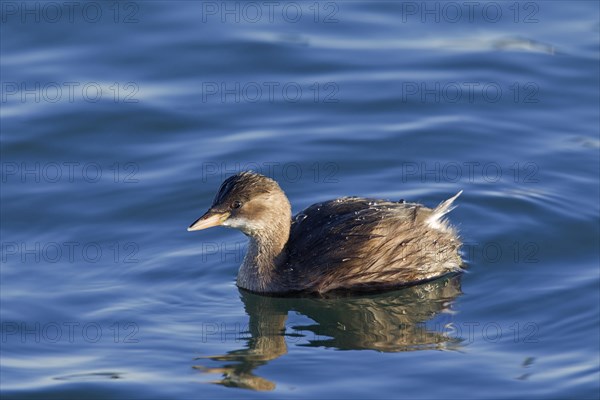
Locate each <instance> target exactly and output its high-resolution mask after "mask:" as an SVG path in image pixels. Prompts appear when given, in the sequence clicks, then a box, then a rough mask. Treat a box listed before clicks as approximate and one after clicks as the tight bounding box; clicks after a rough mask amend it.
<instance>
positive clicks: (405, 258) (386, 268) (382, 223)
mask: <svg viewBox="0 0 600 400" xmlns="http://www.w3.org/2000/svg"><path fill="white" fill-rule="evenodd" d="M451 200H452V199H451ZM450 205H451V202H450V203H447V202H444V203H442V204H441V205H440V206H439V207H438V208H436V209H435V210H431V209H429V208H426V207H423V206H421V205H419V204H415V203H404V202H398V203H396V202H389V201H381V200H373V199H365V198H358V197H346V198H341V199H336V200H331V201H328V202H325V203H321V204H315V205H313V206H311V207H309V208H307V209H306V210H304V211H302V212H301V213H299V214H298V215H297V216H296V218H295V219H294V220H293V222H292V227H291V231H290V239H289V241H288V247H287V252H288V259H287V263H286V265H285V268H286V271H288V272H287V274H288V279H290V280H291V281H293V282H294V283H295V284H296V285H297V286H298V288H297V289H298V290H316V291H319V292H325V291H329V290H334V289H374V288H381V287H389V286H398V285H401V284H406V283H415V282H418V281H424V280H428V279H431V278H434V277H437V276H441V275H444V274H446V273H449V272H453V271H457V270H459V269H460V265H461V262H462V261H461V258H460V256H459V254H458V249H459V247H460V242H459V240H458V238H457V236H456V233H455V232H454V230H453V229H452V228H450V227H449V226H448V225H447V224H446V223H445V222H444V221H443V220H442V221H441V220H440V219H441V217H442V215H443V213H444V212H445V211H446V210H447V209H448V208H449V207H450ZM441 207H443V208H441ZM438 214H439V215H438ZM432 221H433V222H434V223H437V224H438V226H437V227H436V226H435V224H434V223H432Z"/></svg>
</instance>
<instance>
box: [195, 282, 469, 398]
mask: <svg viewBox="0 0 600 400" xmlns="http://www.w3.org/2000/svg"><path fill="white" fill-rule="evenodd" d="M460 278H461V276H460V275H454V276H449V277H444V278H441V279H437V280H435V281H431V282H427V283H423V284H420V285H415V286H410V287H407V288H403V289H399V290H395V291H389V292H384V293H377V294H353V295H350V294H344V293H331V294H326V295H325V296H324V297H300V298H298V297H295V298H292V297H268V296H264V295H257V294H254V293H251V292H247V291H244V290H240V294H241V298H242V301H243V302H244V306H245V309H246V313H247V314H248V315H249V317H250V321H249V325H248V331H247V332H242V333H244V334H247V335H249V337H248V338H247V343H246V346H245V347H244V348H243V349H239V350H233V351H230V352H228V353H227V354H224V355H217V356H209V357H200V358H198V359H196V360H200V359H201V360H209V359H210V360H213V361H218V362H225V363H224V365H222V366H220V367H216V368H214V367H212V368H211V367H206V366H203V365H196V366H194V368H195V369H197V370H199V371H202V372H203V373H209V374H222V379H220V380H217V381H212V382H211V383H216V384H219V385H223V386H228V387H238V388H245V389H252V390H263V391H264V390H273V389H274V388H275V383H274V382H271V381H269V380H267V379H265V378H262V377H260V376H257V375H255V374H254V370H255V369H256V368H257V367H259V366H261V365H265V364H267V363H268V362H269V361H271V360H274V359H276V358H278V357H281V356H282V355H284V354H286V353H287V342H290V343H298V344H297V345H299V346H309V347H328V348H335V349H339V350H376V351H381V352H402V351H415V350H431V349H437V350H451V349H457V348H458V347H459V346H460V342H461V339H460V338H456V337H452V336H451V335H449V331H448V330H447V329H444V326H441V325H440V324H436V325H435V326H434V327H431V326H427V324H426V322H427V321H431V320H432V319H433V318H434V317H435V316H436V315H438V314H440V313H450V314H451V313H452V311H451V308H450V307H451V304H452V302H453V301H454V300H455V299H456V298H457V297H458V296H459V295H461V294H462V292H461V289H460ZM289 311H294V312H297V313H299V314H302V315H305V316H307V317H308V318H310V319H311V320H313V321H314V323H312V324H310V325H299V326H293V327H292V329H291V331H292V332H291V333H290V329H288V330H286V325H285V323H286V320H287V315H288V312H289ZM307 332H312V334H310V335H307V334H306V333H307ZM298 336H300V339H302V337H305V338H309V337H310V338H312V339H308V340H298V339H299V338H298Z"/></svg>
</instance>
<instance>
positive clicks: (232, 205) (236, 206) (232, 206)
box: [231, 200, 242, 208]
mask: <svg viewBox="0 0 600 400" xmlns="http://www.w3.org/2000/svg"><path fill="white" fill-rule="evenodd" d="M241 206H242V202H241V201H239V200H236V201H234V202H233V203H231V208H240V207H241Z"/></svg>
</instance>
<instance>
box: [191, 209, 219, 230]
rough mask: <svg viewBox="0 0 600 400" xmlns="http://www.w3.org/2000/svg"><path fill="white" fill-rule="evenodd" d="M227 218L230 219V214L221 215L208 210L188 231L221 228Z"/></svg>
mask: <svg viewBox="0 0 600 400" xmlns="http://www.w3.org/2000/svg"><path fill="white" fill-rule="evenodd" d="M227 218H229V213H228V212H223V213H220V212H216V211H213V210H208V211H207V212H206V213H205V214H204V215H203V216H201V217H200V218H198V219H197V220H196V221H194V223H193V224H191V225H190V226H189V227H188V228H187V230H188V232H191V231H201V230H202V229H207V228H212V227H213V226H219V225H222V224H223V222H224V221H225V220H226V219H227Z"/></svg>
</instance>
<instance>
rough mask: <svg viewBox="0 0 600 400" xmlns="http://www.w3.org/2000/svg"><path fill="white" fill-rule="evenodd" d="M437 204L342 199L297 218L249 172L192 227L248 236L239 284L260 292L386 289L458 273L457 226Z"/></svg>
mask: <svg viewBox="0 0 600 400" xmlns="http://www.w3.org/2000/svg"><path fill="white" fill-rule="evenodd" d="M461 193H462V191H460V192H459V193H457V194H456V195H455V196H453V197H451V198H450V199H448V200H446V201H443V202H442V203H440V204H439V205H438V206H437V207H436V208H434V209H430V208H427V207H425V206H423V205H421V204H417V203H409V202H405V201H404V200H401V201H398V202H394V201H388V200H377V199H369V198H362V197H342V198H338V199H334V200H329V201H325V202H322V203H318V204H314V205H312V206H310V207H308V208H306V209H305V210H304V211H301V212H300V213H298V214H297V215H296V216H295V217H294V218H292V210H291V206H290V202H289V200H288V198H287V196H286V195H285V193H284V192H283V190H282V189H281V188H280V187H279V184H277V182H276V181H274V180H273V179H270V178H268V177H266V176H263V175H261V174H258V173H255V172H250V171H245V172H241V173H238V174H236V175H233V176H231V177H229V178H227V179H226V180H225V181H224V182H223V183H222V184H221V187H220V188H219V190H218V192H217V194H216V196H215V198H214V200H213V202H212V205H211V206H210V208H209V210H208V211H207V212H206V213H205V214H204V215H202V216H201V217H200V218H198V219H197V220H196V221H195V222H194V223H192V224H191V225H190V226H189V228H188V231H198V230H202V229H207V228H210V227H214V226H219V225H221V226H226V227H230V228H235V229H238V230H240V231H242V232H243V233H244V234H245V235H246V236H248V237H249V238H250V243H249V245H248V250H247V253H246V255H245V257H244V260H243V262H242V265H241V266H240V269H239V272H238V276H237V285H238V286H239V287H240V288H243V289H246V290H249V291H252V292H258V293H273V294H281V293H289V292H316V293H325V292H329V291H332V290H349V291H361V290H381V289H388V288H394V287H399V286H406V285H411V284H415V283H419V282H423V281H428V280H431V279H434V278H437V277H440V276H443V275H446V274H449V273H453V272H459V271H461V266H462V259H461V257H460V254H459V249H460V246H461V242H460V239H459V237H458V234H457V232H456V229H455V228H454V227H452V226H451V225H450V224H449V222H448V221H447V220H446V218H445V217H444V216H445V215H446V214H447V213H448V212H449V211H451V210H452V209H453V208H454V207H453V205H452V204H453V202H454V200H456V198H457V197H458V196H459V195H460V194H461Z"/></svg>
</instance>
